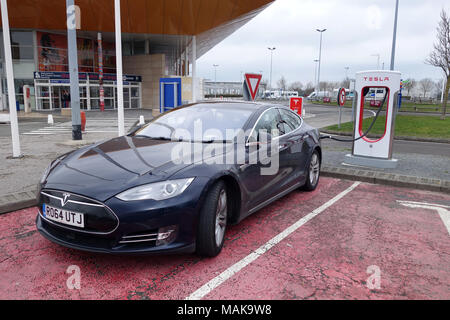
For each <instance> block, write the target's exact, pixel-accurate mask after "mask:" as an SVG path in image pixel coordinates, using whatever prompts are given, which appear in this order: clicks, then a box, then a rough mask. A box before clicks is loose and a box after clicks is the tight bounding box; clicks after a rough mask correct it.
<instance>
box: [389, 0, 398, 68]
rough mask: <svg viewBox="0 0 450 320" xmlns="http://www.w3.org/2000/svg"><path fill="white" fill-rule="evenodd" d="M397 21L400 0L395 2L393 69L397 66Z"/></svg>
mask: <svg viewBox="0 0 450 320" xmlns="http://www.w3.org/2000/svg"><path fill="white" fill-rule="evenodd" d="M397 21H398V0H397V1H396V3H395V20H394V36H393V38H392V51H391V70H394V67H395V45H396V41H397Z"/></svg>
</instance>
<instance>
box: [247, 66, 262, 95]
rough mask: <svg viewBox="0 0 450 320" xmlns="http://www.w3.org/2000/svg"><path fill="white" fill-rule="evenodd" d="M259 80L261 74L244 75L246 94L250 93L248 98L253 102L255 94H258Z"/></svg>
mask: <svg viewBox="0 0 450 320" xmlns="http://www.w3.org/2000/svg"><path fill="white" fill-rule="evenodd" d="M261 79H262V75H261V74H254V73H246V74H245V83H246V85H247V88H248V92H249V93H250V97H251V99H252V100H253V101H254V100H255V98H256V94H257V93H258V89H259V84H260V83H261Z"/></svg>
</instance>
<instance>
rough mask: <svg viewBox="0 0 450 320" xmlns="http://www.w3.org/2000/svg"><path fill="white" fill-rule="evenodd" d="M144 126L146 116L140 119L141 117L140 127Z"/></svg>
mask: <svg viewBox="0 0 450 320" xmlns="http://www.w3.org/2000/svg"><path fill="white" fill-rule="evenodd" d="M144 124H145V119H144V116H140V117H139V125H140V126H143V125H144Z"/></svg>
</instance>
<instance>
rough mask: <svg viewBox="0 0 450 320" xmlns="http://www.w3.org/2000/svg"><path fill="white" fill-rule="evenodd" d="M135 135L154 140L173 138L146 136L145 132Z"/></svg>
mask: <svg viewBox="0 0 450 320" xmlns="http://www.w3.org/2000/svg"><path fill="white" fill-rule="evenodd" d="M135 137H144V138H148V139H152V140H161V141H172V139H171V138H168V137H151V136H146V135H144V134H138V135H136V136H135Z"/></svg>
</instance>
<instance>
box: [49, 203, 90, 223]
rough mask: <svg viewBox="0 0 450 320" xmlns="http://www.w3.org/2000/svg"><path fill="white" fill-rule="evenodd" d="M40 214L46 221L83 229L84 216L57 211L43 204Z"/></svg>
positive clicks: (77, 213)
mask: <svg viewBox="0 0 450 320" xmlns="http://www.w3.org/2000/svg"><path fill="white" fill-rule="evenodd" d="M42 213H43V214H44V217H45V218H46V219H48V220H51V221H55V222H59V223H62V224H67V225H69V226H74V227H78V228H84V214H82V213H79V212H74V211H68V210H64V209H58V208H55V207H51V206H49V205H46V204H44V205H43V206H42Z"/></svg>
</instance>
